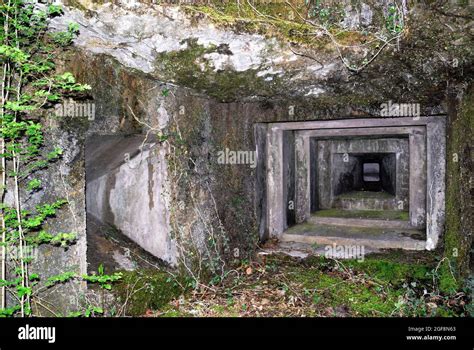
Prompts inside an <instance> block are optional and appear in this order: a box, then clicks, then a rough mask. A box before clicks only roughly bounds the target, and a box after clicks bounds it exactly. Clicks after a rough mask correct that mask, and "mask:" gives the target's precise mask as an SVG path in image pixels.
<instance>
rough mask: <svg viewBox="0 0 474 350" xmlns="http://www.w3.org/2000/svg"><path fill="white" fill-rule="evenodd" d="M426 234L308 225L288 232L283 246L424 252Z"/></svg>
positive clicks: (413, 231) (370, 228)
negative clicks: (347, 246) (305, 244)
mask: <svg viewBox="0 0 474 350" xmlns="http://www.w3.org/2000/svg"><path fill="white" fill-rule="evenodd" d="M425 239H426V238H425V234H424V232H423V231H419V230H416V229H397V228H383V227H376V226H373V227H356V226H354V227H349V226H340V225H328V224H322V223H312V222H307V223H304V224H299V225H295V226H293V227H291V228H289V229H288V230H286V231H285V232H284V233H283V235H282V236H281V237H280V241H282V242H298V243H307V244H316V245H332V244H337V245H353V246H354V245H359V246H367V247H372V248H376V249H388V248H391V249H407V250H424V249H425V244H426V241H425Z"/></svg>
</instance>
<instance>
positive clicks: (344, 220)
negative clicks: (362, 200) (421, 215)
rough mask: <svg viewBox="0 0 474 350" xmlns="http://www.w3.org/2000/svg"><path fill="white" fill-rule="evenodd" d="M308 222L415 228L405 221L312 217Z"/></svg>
mask: <svg viewBox="0 0 474 350" xmlns="http://www.w3.org/2000/svg"><path fill="white" fill-rule="evenodd" d="M308 221H309V222H310V223H313V224H325V225H336V226H346V227H380V228H393V229H404V230H410V229H412V228H413V227H412V226H411V225H410V222H409V221H403V220H379V219H357V218H336V217H319V216H311V217H310V218H309V220H308Z"/></svg>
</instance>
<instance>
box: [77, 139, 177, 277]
mask: <svg viewBox="0 0 474 350" xmlns="http://www.w3.org/2000/svg"><path fill="white" fill-rule="evenodd" d="M163 160H164V154H163V152H162V150H161V149H160V147H159V144H158V143H157V142H155V141H154V140H153V139H152V138H150V137H148V138H147V139H146V138H145V135H142V134H135V135H98V134H97V135H89V136H88V137H87V138H86V143H85V169H86V234H87V264H88V271H97V269H98V267H99V265H103V266H104V268H105V270H106V271H114V270H122V269H125V270H134V269H135V268H137V267H145V268H150V267H152V266H163V264H164V263H172V262H173V255H172V247H171V242H170V240H169V237H168V231H169V230H168V227H167V217H166V215H167V214H166V210H165V209H166V208H165V205H164V204H165V203H164V199H163V197H162V192H163V184H164V180H165V178H166V168H165V167H164V165H163V163H161V162H163Z"/></svg>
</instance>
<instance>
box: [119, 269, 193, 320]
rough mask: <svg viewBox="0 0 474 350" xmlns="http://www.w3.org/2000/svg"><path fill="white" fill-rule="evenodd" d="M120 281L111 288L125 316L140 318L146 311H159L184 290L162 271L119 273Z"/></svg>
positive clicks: (148, 270) (149, 270)
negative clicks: (123, 309) (122, 307)
mask: <svg viewBox="0 0 474 350" xmlns="http://www.w3.org/2000/svg"><path fill="white" fill-rule="evenodd" d="M121 272H122V274H123V276H122V279H121V280H120V281H119V282H117V283H116V284H115V285H114V287H113V292H114V294H115V295H116V296H117V297H118V301H119V304H120V305H125V315H127V316H142V315H144V314H145V313H146V312H147V310H159V309H160V308H162V307H164V306H165V305H167V304H168V303H169V302H170V301H171V300H173V299H175V298H177V297H179V296H180V295H181V294H182V293H183V292H184V290H183V289H182V288H181V287H180V285H179V284H178V282H177V281H176V280H175V279H174V278H173V277H172V275H171V274H169V273H167V272H166V271H162V270H151V269H147V270H135V271H121Z"/></svg>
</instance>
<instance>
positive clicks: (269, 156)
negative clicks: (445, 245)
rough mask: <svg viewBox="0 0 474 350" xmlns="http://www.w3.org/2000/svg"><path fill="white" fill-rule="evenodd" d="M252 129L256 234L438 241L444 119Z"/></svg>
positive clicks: (290, 238) (389, 242)
mask: <svg viewBox="0 0 474 350" xmlns="http://www.w3.org/2000/svg"><path fill="white" fill-rule="evenodd" d="M255 135H256V145H257V153H258V154H259V155H260V156H259V157H260V158H259V159H258V162H257V164H258V167H257V181H256V183H257V192H256V193H257V195H258V201H257V203H258V208H257V213H258V214H259V219H260V233H261V235H262V237H263V238H268V237H275V238H277V239H279V240H280V241H283V242H300V243H311V244H312V243H316V244H332V243H336V244H337V243H340V244H349V243H348V242H353V243H354V244H364V245H367V246H373V247H376V248H402V249H425V248H426V249H433V247H434V246H435V245H436V244H435V243H434V242H437V241H438V238H439V235H440V232H441V230H442V227H443V226H442V224H441V223H442V222H443V220H444V207H443V205H444V204H443V203H444V202H443V200H444V168H443V167H442V164H444V157H445V144H444V142H443V140H444V136H445V125H444V119H443V118H442V117H424V118H418V119H413V118H409V117H407V118H397V119H396V120H395V119H387V118H370V119H358V120H342V119H341V120H330V121H298V122H282V123H269V124H258V125H256V132H255ZM439 140H441V141H439ZM440 164H441V165H440ZM434 197H437V198H438V200H437V201H436V202H435V201H433V198H434Z"/></svg>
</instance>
